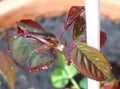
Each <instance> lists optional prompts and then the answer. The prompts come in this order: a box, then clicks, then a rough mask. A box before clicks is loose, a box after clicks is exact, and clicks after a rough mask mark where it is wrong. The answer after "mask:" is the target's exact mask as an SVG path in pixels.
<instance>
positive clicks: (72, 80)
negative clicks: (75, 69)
mask: <svg viewBox="0 0 120 89" xmlns="http://www.w3.org/2000/svg"><path fill="white" fill-rule="evenodd" d="M64 70H65V72H66V73H67V75H68V78H69V79H70V81H71V83H72V84H73V86H74V87H75V89H80V87H79V85H78V84H77V82H76V81H75V79H74V78H73V77H71V76H70V75H69V73H68V72H67V71H66V69H65V68H64Z"/></svg>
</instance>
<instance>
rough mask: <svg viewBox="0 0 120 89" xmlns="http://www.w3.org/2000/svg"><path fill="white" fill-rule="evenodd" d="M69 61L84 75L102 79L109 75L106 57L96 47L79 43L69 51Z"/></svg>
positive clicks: (109, 70) (109, 68)
mask: <svg viewBox="0 0 120 89" xmlns="http://www.w3.org/2000/svg"><path fill="white" fill-rule="evenodd" d="M70 58H71V62H72V63H73V65H74V66H75V67H76V68H77V69H78V71H79V72H80V73H82V74H83V75H84V76H86V77H88V78H91V79H94V80H97V81H103V80H105V79H107V78H109V76H110V75H111V66H110V63H109V62H108V60H107V58H106V57H105V56H104V55H103V54H102V53H101V52H100V51H98V50H97V49H95V48H93V47H90V46H88V45H86V44H84V43H79V44H78V45H77V47H74V48H73V49H72V51H71V53H70Z"/></svg>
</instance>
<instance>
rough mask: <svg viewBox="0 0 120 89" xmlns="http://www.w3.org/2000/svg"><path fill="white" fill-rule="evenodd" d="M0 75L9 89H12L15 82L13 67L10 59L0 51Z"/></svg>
mask: <svg viewBox="0 0 120 89" xmlns="http://www.w3.org/2000/svg"><path fill="white" fill-rule="evenodd" d="M0 74H1V75H2V76H3V78H4V79H5V81H6V82H7V84H8V85H9V87H10V89H14V87H15V82H16V74H15V69H14V65H13V63H12V60H11V59H10V57H9V56H8V55H7V54H6V53H5V52H3V51H0ZM1 84H2V83H1Z"/></svg>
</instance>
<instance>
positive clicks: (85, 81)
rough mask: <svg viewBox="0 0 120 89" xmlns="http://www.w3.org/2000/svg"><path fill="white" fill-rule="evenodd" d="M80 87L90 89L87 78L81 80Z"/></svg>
mask: <svg viewBox="0 0 120 89" xmlns="http://www.w3.org/2000/svg"><path fill="white" fill-rule="evenodd" d="M79 86H80V87H81V88H82V89H88V81H87V78H83V79H81V80H80V82H79Z"/></svg>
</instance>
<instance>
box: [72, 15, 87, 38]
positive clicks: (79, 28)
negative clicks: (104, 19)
mask: <svg viewBox="0 0 120 89" xmlns="http://www.w3.org/2000/svg"><path fill="white" fill-rule="evenodd" d="M84 36H85V19H84V18H83V17H81V16H78V17H77V19H76V20H75V22H74V25H73V33H72V38H73V40H79V39H80V38H82V37H84Z"/></svg>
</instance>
